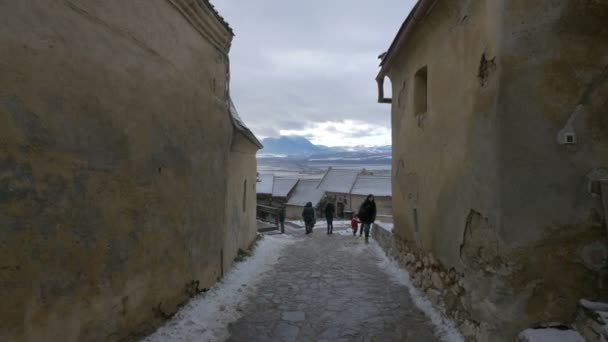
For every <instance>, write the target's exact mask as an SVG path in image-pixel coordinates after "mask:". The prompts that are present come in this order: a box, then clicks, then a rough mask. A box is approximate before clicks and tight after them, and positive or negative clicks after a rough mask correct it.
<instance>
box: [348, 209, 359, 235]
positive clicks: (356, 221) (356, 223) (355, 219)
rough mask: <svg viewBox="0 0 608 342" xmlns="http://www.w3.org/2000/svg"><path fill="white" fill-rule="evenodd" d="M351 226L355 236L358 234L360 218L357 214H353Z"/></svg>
mask: <svg viewBox="0 0 608 342" xmlns="http://www.w3.org/2000/svg"><path fill="white" fill-rule="evenodd" d="M350 227H351V228H352V230H353V236H357V229H359V219H358V216H357V214H353V218H352V219H351V220H350Z"/></svg>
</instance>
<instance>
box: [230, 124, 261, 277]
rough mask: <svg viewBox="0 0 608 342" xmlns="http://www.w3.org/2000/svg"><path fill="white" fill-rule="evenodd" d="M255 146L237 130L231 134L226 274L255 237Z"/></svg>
mask: <svg viewBox="0 0 608 342" xmlns="http://www.w3.org/2000/svg"><path fill="white" fill-rule="evenodd" d="M257 150H258V146H257V145H255V144H254V143H253V142H251V141H250V140H249V139H248V138H247V137H245V136H244V135H243V134H242V133H241V132H240V131H235V133H234V135H233V140H232V145H231V149H230V156H229V161H228V174H229V177H228V182H227V183H228V184H227V191H226V194H227V195H226V236H225V239H224V248H223V250H222V255H223V257H224V266H223V269H222V271H223V272H226V271H228V269H229V268H230V267H231V266H232V263H233V261H234V257H235V255H237V253H238V251H239V249H243V250H247V249H248V248H249V247H250V246H251V244H252V243H253V241H255V238H256V235H257V224H256V217H255V215H256V193H255V184H256V171H257V161H256V159H255V154H256V152H257Z"/></svg>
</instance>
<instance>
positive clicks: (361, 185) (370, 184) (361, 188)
mask: <svg viewBox="0 0 608 342" xmlns="http://www.w3.org/2000/svg"><path fill="white" fill-rule="evenodd" d="M351 194H353V195H369V194H372V195H374V196H387V197H388V196H391V195H392V188H391V177H379V176H359V177H357V180H356V181H355V185H353V189H352V191H351Z"/></svg>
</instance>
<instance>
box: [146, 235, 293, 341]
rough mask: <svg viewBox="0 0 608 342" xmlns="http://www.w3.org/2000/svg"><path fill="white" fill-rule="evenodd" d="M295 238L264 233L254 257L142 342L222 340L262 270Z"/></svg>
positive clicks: (265, 270) (261, 274)
mask: <svg viewBox="0 0 608 342" xmlns="http://www.w3.org/2000/svg"><path fill="white" fill-rule="evenodd" d="M296 241H297V239H296V238H294V237H293V236H290V235H273V236H265V237H264V238H263V239H262V240H261V241H259V243H258V245H257V247H256V248H255V251H254V254H253V256H251V257H250V258H248V259H246V260H245V261H243V262H241V263H237V264H236V265H235V267H234V268H233V269H232V270H231V271H230V272H229V273H228V275H226V277H225V278H224V279H223V280H222V281H221V282H219V283H218V284H216V285H215V286H214V287H213V288H211V289H210V290H209V291H208V292H207V293H205V294H202V295H199V296H197V297H195V298H193V299H192V300H190V302H189V303H188V304H186V305H185V306H184V307H183V308H182V309H181V310H180V311H179V312H178V313H177V314H176V315H175V316H174V317H173V318H172V319H171V320H170V321H169V322H167V323H166V324H165V325H164V326H163V327H161V328H159V329H158V330H157V331H156V332H155V333H154V334H152V335H150V336H148V337H146V338H145V339H144V340H143V341H144V342H167V341H171V342H173V341H201V342H202V341H205V342H207V341H223V340H225V339H226V338H227V337H228V336H229V334H228V330H227V327H228V324H229V323H230V322H234V321H236V320H237V319H238V318H239V317H240V316H241V314H240V311H239V304H241V303H243V302H244V300H245V299H246V298H247V296H248V295H249V294H251V293H254V292H255V287H256V286H255V285H256V284H257V283H258V281H259V280H261V278H262V277H263V275H264V273H265V272H267V271H269V270H270V269H271V267H272V266H273V265H274V264H276V263H277V261H278V259H279V257H280V256H281V254H282V251H283V249H284V248H285V247H286V246H289V245H291V244H293V243H295V242H296Z"/></svg>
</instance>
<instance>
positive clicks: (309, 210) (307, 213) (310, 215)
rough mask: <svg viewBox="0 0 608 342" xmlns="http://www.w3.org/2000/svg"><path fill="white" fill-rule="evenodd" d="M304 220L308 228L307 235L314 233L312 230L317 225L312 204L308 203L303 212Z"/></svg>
mask: <svg viewBox="0 0 608 342" xmlns="http://www.w3.org/2000/svg"><path fill="white" fill-rule="evenodd" d="M302 219H303V220H304V225H305V226H306V234H310V233H312V228H313V227H314V225H315V208H313V207H312V202H308V203H306V206H305V207H304V210H302Z"/></svg>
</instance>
